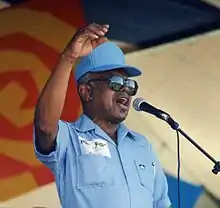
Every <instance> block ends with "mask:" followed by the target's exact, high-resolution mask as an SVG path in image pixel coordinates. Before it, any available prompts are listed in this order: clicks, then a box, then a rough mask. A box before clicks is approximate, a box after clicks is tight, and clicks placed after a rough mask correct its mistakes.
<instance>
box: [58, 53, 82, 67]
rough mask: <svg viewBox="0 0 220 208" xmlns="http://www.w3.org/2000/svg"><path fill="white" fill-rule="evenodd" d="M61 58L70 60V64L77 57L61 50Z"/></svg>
mask: <svg viewBox="0 0 220 208" xmlns="http://www.w3.org/2000/svg"><path fill="white" fill-rule="evenodd" d="M61 59H63V60H66V61H68V62H70V64H74V63H75V62H76V61H77V60H78V59H79V57H74V56H73V55H71V54H70V53H67V52H63V53H61Z"/></svg>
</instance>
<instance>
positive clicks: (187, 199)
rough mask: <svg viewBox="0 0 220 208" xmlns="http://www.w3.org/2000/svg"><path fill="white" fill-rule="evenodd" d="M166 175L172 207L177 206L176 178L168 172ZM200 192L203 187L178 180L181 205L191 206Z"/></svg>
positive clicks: (187, 207)
mask: <svg viewBox="0 0 220 208" xmlns="http://www.w3.org/2000/svg"><path fill="white" fill-rule="evenodd" d="M166 176H167V181H168V186H169V197H170V200H171V202H172V208H178V201H177V200H178V194H177V178H176V177H173V176H171V175H168V174H166ZM202 193H203V189H202V188H201V187H200V186H196V185H193V184H190V183H188V182H186V181H183V180H180V194H181V197H180V200H181V207H183V208H193V207H194V206H195V204H196V202H197V200H198V198H199V196H200V195H201V194H202Z"/></svg>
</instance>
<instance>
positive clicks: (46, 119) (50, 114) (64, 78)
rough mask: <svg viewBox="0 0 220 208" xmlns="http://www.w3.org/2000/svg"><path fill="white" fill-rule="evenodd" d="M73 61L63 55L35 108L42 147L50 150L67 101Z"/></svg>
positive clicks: (36, 123)
mask: <svg viewBox="0 0 220 208" xmlns="http://www.w3.org/2000/svg"><path fill="white" fill-rule="evenodd" d="M72 64H73V61H70V59H68V58H66V57H64V56H62V57H61V58H60V59H59V61H58V63H57V66H56V67H55V69H54V70H53V72H52V73H51V75H50V77H49V79H48V81H47V83H46V85H45V87H44V88H43V90H42V92H41V94H40V96H39V99H38V102H37V105H36V110H35V118H34V125H35V132H36V135H37V139H38V142H39V145H40V147H41V148H43V149H45V150H49V149H50V148H51V146H52V144H53V140H54V139H55V137H56V133H57V124H58V121H59V119H60V117H61V114H62V111H63V106H64V103H65V98H66V92H67V88H68V82H69V77H70V73H71V70H72Z"/></svg>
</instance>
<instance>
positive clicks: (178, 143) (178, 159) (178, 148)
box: [176, 130, 181, 208]
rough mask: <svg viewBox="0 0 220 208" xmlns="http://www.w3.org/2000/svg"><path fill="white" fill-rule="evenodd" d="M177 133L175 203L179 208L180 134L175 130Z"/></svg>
mask: <svg viewBox="0 0 220 208" xmlns="http://www.w3.org/2000/svg"><path fill="white" fill-rule="evenodd" d="M176 134H177V203H178V208H180V201H181V199H180V165H181V163H180V136H179V131H178V130H176Z"/></svg>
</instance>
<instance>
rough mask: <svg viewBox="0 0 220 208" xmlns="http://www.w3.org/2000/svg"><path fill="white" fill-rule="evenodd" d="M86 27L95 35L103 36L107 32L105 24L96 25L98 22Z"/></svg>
mask: <svg viewBox="0 0 220 208" xmlns="http://www.w3.org/2000/svg"><path fill="white" fill-rule="evenodd" d="M88 28H89V29H90V30H91V31H93V32H94V33H95V34H96V35H98V36H99V37H100V36H104V35H105V34H106V33H107V32H108V26H107V25H105V26H103V25H98V24H95V23H94V24H91V25H89V26H88Z"/></svg>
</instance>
